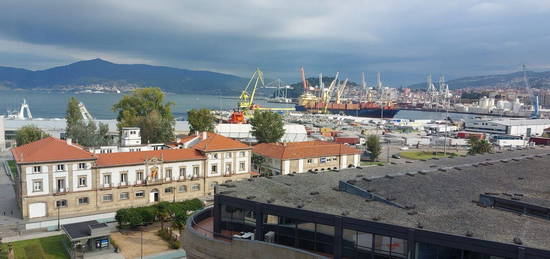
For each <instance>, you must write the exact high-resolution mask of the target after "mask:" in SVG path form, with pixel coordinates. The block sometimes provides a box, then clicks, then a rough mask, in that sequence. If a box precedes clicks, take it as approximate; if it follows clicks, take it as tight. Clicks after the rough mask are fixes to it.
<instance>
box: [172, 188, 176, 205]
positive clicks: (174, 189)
mask: <svg viewBox="0 0 550 259" xmlns="http://www.w3.org/2000/svg"><path fill="white" fill-rule="evenodd" d="M172 194H173V196H174V197H173V199H172V202H176V187H175V186H172Z"/></svg>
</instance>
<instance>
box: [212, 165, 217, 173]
mask: <svg viewBox="0 0 550 259" xmlns="http://www.w3.org/2000/svg"><path fill="white" fill-rule="evenodd" d="M211 171H212V173H217V172H218V165H212V170H211Z"/></svg>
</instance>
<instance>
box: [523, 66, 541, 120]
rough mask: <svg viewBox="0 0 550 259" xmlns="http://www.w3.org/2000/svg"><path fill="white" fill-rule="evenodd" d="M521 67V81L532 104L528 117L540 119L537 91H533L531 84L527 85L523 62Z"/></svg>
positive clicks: (527, 80)
mask: <svg viewBox="0 0 550 259" xmlns="http://www.w3.org/2000/svg"><path fill="white" fill-rule="evenodd" d="M521 67H522V70H523V83H524V84H525V89H526V90H527V93H528V94H529V96H530V97H531V105H532V106H533V112H532V113H531V116H529V117H530V118H531V119H540V112H539V95H538V93H535V92H534V91H533V89H531V86H529V79H527V70H526V67H525V64H523V65H522V66H521Z"/></svg>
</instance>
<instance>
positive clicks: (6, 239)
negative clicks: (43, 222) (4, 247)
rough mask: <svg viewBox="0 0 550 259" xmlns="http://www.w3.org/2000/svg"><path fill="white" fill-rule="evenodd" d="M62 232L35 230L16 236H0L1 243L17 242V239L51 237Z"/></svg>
mask: <svg viewBox="0 0 550 259" xmlns="http://www.w3.org/2000/svg"><path fill="white" fill-rule="evenodd" d="M63 233H64V232H63V231H49V232H37V233H33V234H28V235H21V236H20V235H17V236H11V237H4V238H2V243H9V242H17V241H23V240H29V239H35V238H43V237H51V236H57V235H61V234H63Z"/></svg>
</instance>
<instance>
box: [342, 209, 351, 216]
mask: <svg viewBox="0 0 550 259" xmlns="http://www.w3.org/2000/svg"><path fill="white" fill-rule="evenodd" d="M341 214H342V216H347V215H349V211H347V210H344V211H342V213H341Z"/></svg>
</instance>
